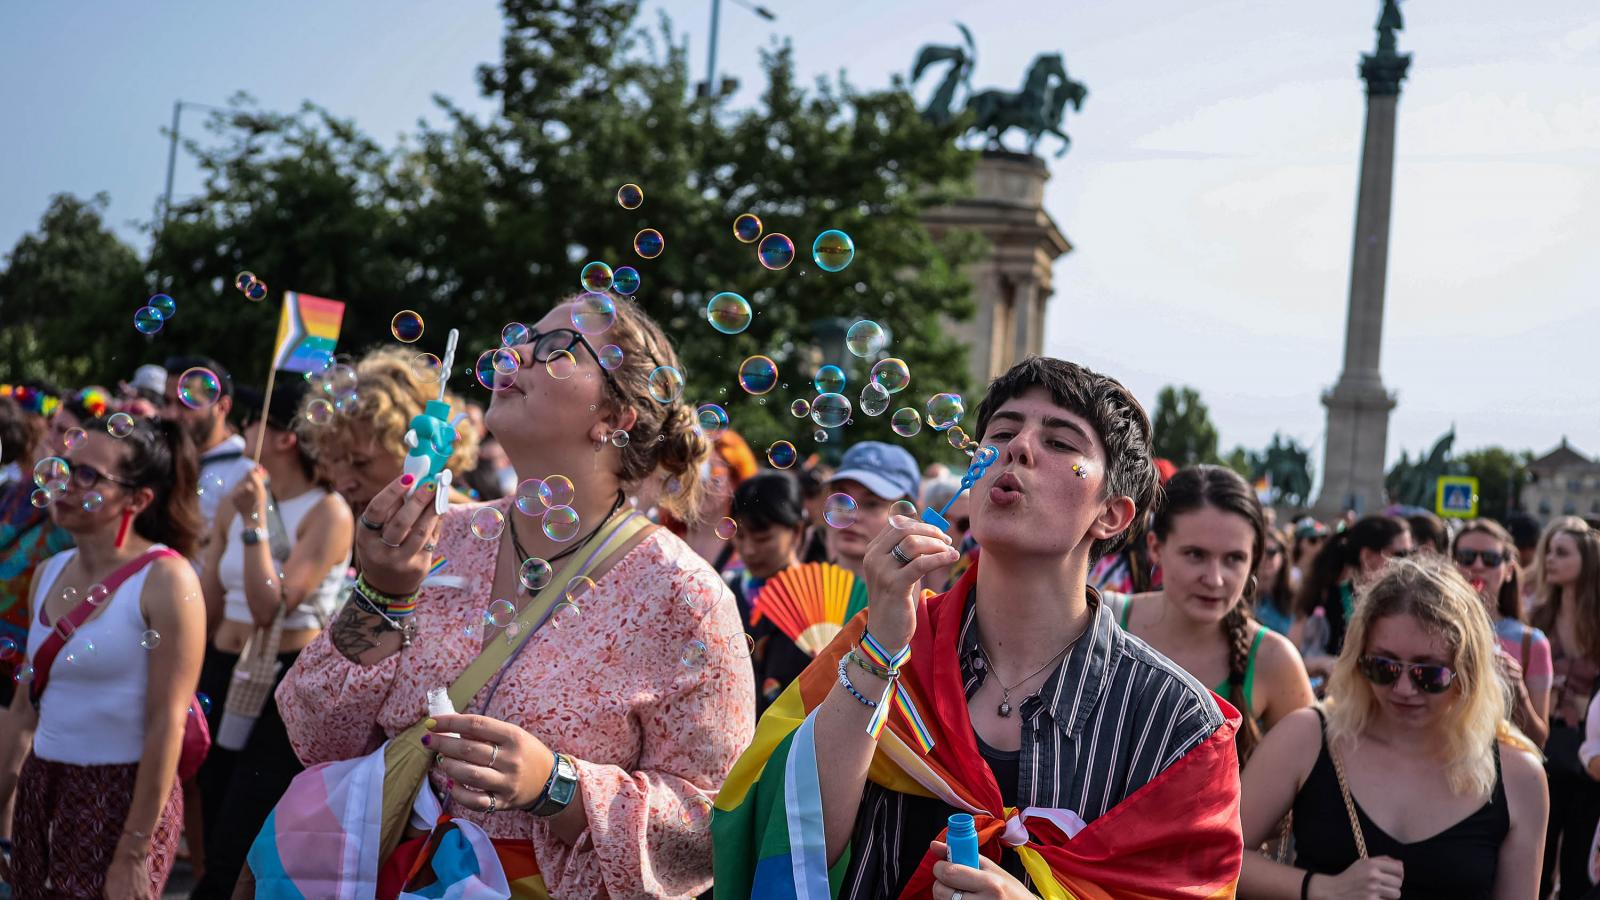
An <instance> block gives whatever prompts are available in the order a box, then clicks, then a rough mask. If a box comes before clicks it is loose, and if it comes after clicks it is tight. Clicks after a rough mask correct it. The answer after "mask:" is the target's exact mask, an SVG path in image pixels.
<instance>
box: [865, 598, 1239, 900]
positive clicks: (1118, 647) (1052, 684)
mask: <svg viewBox="0 0 1600 900" xmlns="http://www.w3.org/2000/svg"><path fill="white" fill-rule="evenodd" d="M976 599H977V592H976V591H973V592H972V594H971V595H970V596H969V599H968V601H967V609H966V613H965V615H964V618H963V619H962V623H961V638H960V641H961V644H960V657H961V673H962V680H963V687H964V689H965V691H966V695H967V697H968V698H971V697H972V695H973V694H974V693H976V692H977V690H978V688H979V687H980V686H982V684H983V681H984V679H985V678H986V677H987V676H988V671H987V666H986V664H985V662H984V658H983V651H982V649H981V647H980V645H979V641H978V623H977V615H976V613H977V603H976ZM1088 599H1089V606H1090V609H1091V611H1092V613H1093V620H1092V621H1091V622H1090V624H1089V628H1088V630H1087V631H1085V632H1084V635H1083V637H1082V638H1080V639H1079V640H1078V641H1077V642H1076V643H1075V644H1074V645H1073V647H1072V649H1071V650H1069V651H1068V653H1067V656H1066V658H1065V659H1064V660H1062V661H1061V665H1060V666H1059V667H1057V669H1056V670H1055V672H1054V673H1053V674H1052V675H1051V676H1050V677H1049V678H1048V679H1046V680H1045V682H1044V685H1043V687H1042V688H1040V690H1039V692H1038V693H1036V694H1034V695H1032V696H1030V697H1028V698H1026V699H1024V700H1022V701H1021V702H1020V703H1019V704H1018V705H1017V716H1018V725H1019V727H1020V728H1021V730H1022V747H1021V749H1020V751H1016V752H1013V753H1010V754H1008V753H1005V752H1004V751H995V750H993V749H992V748H988V747H986V746H985V745H984V743H983V742H982V741H981V740H980V741H979V743H978V746H979V750H980V752H981V753H982V754H983V756H984V758H985V759H987V760H988V761H989V764H990V766H991V768H995V769H998V770H1002V771H1007V772H1009V771H1015V772H1016V773H1017V777H1016V782H1017V783H1016V784H1015V786H1014V789H1013V786H1012V785H1008V784H1001V785H1000V789H1001V794H1002V795H1003V796H1004V799H1005V803H1006V805H1007V806H1019V807H1029V806H1037V807H1044V808H1051V809H1070V810H1072V811H1074V812H1076V813H1077V814H1078V815H1079V816H1080V817H1081V818H1082V819H1083V821H1085V822H1093V821H1094V820H1095V819H1097V818H1099V817H1100V816H1102V815H1104V814H1105V813H1106V811H1107V810H1109V809H1111V808H1112V807H1113V806H1116V805H1117V804H1118V803H1121V802H1122V801H1123V800H1124V799H1125V798H1127V797H1128V796H1129V795H1130V794H1132V793H1133V792H1134V791H1137V790H1138V789H1139V788H1141V787H1143V786H1144V785H1145V784H1146V783H1148V782H1149V781H1150V780H1151V779H1153V778H1155V777H1156V775H1158V774H1160V773H1161V772H1163V771H1165V770H1166V768H1167V767H1168V766H1170V765H1172V764H1173V763H1174V762H1177V761H1178V759H1180V758H1181V757H1182V756H1183V755H1184V754H1185V753H1188V752H1189V751H1190V750H1192V749H1194V748H1195V747H1196V746H1198V745H1199V744H1201V743H1202V742H1204V741H1205V739H1206V738H1208V737H1210V736H1211V734H1212V732H1214V731H1216V730H1217V728H1218V727H1220V726H1221V725H1222V712H1221V710H1219V709H1218V708H1217V704H1216V701H1215V700H1213V699H1212V697H1211V693H1210V691H1208V690H1207V689H1206V688H1205V687H1204V686H1203V685H1201V684H1200V682H1198V681H1196V680H1195V679H1194V678H1193V677H1192V676H1190V675H1189V674H1188V673H1187V672H1185V671H1184V670H1183V669H1181V668H1179V667H1178V666H1177V665H1176V664H1174V663H1173V662H1171V661H1170V660H1168V659H1167V658H1166V657H1164V656H1162V655H1161V654H1159V653H1157V652H1156V651H1154V650H1152V649H1151V648H1150V646H1149V645H1148V644H1146V643H1144V642H1143V641H1141V640H1139V639H1138V638H1136V637H1134V636H1132V635H1130V634H1128V633H1126V632H1124V631H1123V630H1122V629H1121V628H1120V627H1118V625H1117V622H1116V617H1115V616H1114V614H1113V613H1112V611H1111V608H1110V605H1109V604H1106V603H1103V602H1101V600H1100V596H1099V594H1098V592H1096V591H1095V590H1094V589H1093V588H1090V589H1089V592H1088ZM1012 760H1015V762H1012ZM956 811H957V810H955V809H952V808H950V807H947V806H945V805H944V804H943V803H941V802H940V801H938V800H935V799H932V798H928V797H915V796H910V795H907V794H901V793H898V792H895V791H890V790H888V789H886V788H883V787H880V786H879V785H876V784H873V783H872V782H870V781H869V782H867V785H866V788H865V790H864V791H863V794H862V801H861V807H860V810H859V812H858V813H857V816H856V824H855V828H854V831H853V832H852V835H851V842H850V863H849V866H848V868H847V869H846V872H845V877H844V882H843V884H842V885H841V888H840V891H839V896H840V897H841V898H847V900H868V898H873V900H876V898H890V897H898V896H900V891H901V890H902V889H903V888H904V886H905V884H906V882H907V881H908V880H909V879H910V878H911V875H912V873H913V872H915V871H916V868H917V864H918V862H920V861H921V859H922V857H923V855H924V854H925V853H926V852H927V850H928V844H929V843H931V842H932V841H933V840H934V839H935V838H936V837H937V836H938V835H939V832H940V831H942V830H943V829H944V823H945V819H946V818H947V817H948V816H949V814H950V813H952V812H956ZM1002 865H1004V866H1005V868H1006V869H1007V871H1010V872H1011V873H1012V874H1013V875H1015V876H1017V877H1018V878H1021V879H1023V880H1024V883H1026V876H1025V874H1024V873H1023V871H1022V867H1021V864H1020V860H1019V859H1018V857H1017V856H1016V854H1014V853H1009V852H1008V853H1006V854H1005V855H1004V858H1003V860H1002Z"/></svg>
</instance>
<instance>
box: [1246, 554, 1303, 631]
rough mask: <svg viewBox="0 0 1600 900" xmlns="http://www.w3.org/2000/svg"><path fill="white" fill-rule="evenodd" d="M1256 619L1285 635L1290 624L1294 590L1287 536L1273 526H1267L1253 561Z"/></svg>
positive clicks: (1292, 616)
mask: <svg viewBox="0 0 1600 900" xmlns="http://www.w3.org/2000/svg"><path fill="white" fill-rule="evenodd" d="M1256 584H1257V585H1259V587H1258V588H1257V591H1258V593H1257V596H1256V608H1255V617H1256V621H1258V622H1260V623H1261V624H1263V625H1265V626H1267V627H1268V628H1271V629H1272V630H1273V631H1276V632H1277V633H1279V634H1281V635H1284V636H1288V634H1289V628H1290V627H1291V626H1292V625H1294V590H1293V589H1292V588H1290V587H1289V539H1288V537H1287V536H1286V535H1285V534H1284V533H1283V532H1282V531H1280V530H1278V529H1276V528H1268V529H1267V544H1266V548H1265V549H1264V550H1262V551H1261V559H1259V560H1257V561H1256Z"/></svg>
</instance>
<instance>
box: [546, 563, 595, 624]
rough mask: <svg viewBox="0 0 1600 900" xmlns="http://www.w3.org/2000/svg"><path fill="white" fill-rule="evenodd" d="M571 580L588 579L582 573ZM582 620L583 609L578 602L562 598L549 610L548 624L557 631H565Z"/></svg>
mask: <svg viewBox="0 0 1600 900" xmlns="http://www.w3.org/2000/svg"><path fill="white" fill-rule="evenodd" d="M573 580H574V581H577V580H583V581H589V579H587V578H584V577H583V576H582V575H579V576H578V577H577V578H575V579H573ZM589 583H590V584H593V583H594V582H592V581H590V582H589ZM568 589H569V590H570V589H571V588H570V587H569V588H568ZM582 621H583V611H582V610H581V609H579V608H578V604H576V603H573V602H572V601H571V600H563V601H561V602H560V603H557V604H556V605H555V607H554V608H553V609H551V610H550V626H551V627H552V628H554V629H555V630H557V631H567V630H570V629H573V628H576V627H578V623H580V622H582Z"/></svg>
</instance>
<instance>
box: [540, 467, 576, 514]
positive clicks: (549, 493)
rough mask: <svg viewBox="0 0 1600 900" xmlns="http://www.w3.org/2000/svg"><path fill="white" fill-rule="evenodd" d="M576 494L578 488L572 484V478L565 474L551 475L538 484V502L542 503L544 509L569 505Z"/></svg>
mask: <svg viewBox="0 0 1600 900" xmlns="http://www.w3.org/2000/svg"><path fill="white" fill-rule="evenodd" d="M577 494H578V490H577V488H575V487H573V486H572V479H571V478H568V477H567V476H565V475H551V476H550V477H549V478H546V479H545V480H544V481H542V482H540V484H539V502H540V503H542V504H544V508H545V509H554V508H555V507H557V506H570V505H572V499H573V498H574V497H576V496H577Z"/></svg>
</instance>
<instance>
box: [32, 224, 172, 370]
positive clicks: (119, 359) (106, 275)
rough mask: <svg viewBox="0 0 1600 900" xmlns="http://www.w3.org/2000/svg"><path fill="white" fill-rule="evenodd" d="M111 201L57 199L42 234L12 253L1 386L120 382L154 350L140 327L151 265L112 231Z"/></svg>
mask: <svg viewBox="0 0 1600 900" xmlns="http://www.w3.org/2000/svg"><path fill="white" fill-rule="evenodd" d="M108 202H109V201H108V198H107V197H106V196H105V195H104V194H98V195H96V196H94V197H93V198H90V199H88V200H83V199H81V198H78V197H74V196H72V195H70V194H57V195H56V196H55V197H53V198H51V200H50V206H49V208H48V209H46V210H45V213H44V215H43V217H41V218H40V220H39V229H38V231H36V232H33V233H30V234H26V235H24V236H23V237H22V238H21V239H20V240H18V241H17V243H16V246H15V247H13V248H12V250H11V252H10V254H9V255H8V257H7V260H6V266H5V270H4V271H3V272H0V321H4V322H5V327H3V328H0V360H3V361H4V362H3V364H0V381H10V380H13V379H24V378H44V379H49V380H51V381H55V382H57V383H60V384H62V385H65V386H79V385H83V384H87V383H90V382H100V383H104V384H115V382H116V379H117V378H128V377H131V376H132V375H133V365H132V364H130V363H129V360H138V359H140V358H142V357H143V355H144V354H145V353H146V352H147V347H148V345H149V343H150V339H149V338H147V337H146V336H144V335H141V334H139V333H138V332H137V331H135V330H134V328H133V314H134V312H135V311H136V310H137V309H138V308H139V307H140V306H143V305H144V302H143V300H144V298H145V296H146V294H147V292H146V291H145V290H144V284H143V280H142V278H143V273H142V268H143V267H142V265H141V263H140V261H139V257H138V255H137V254H135V253H134V251H133V249H132V248H131V247H129V246H128V245H127V244H124V243H123V242H122V241H121V240H120V239H119V238H117V236H116V235H114V234H112V233H111V231H110V230H109V229H108V228H106V226H105V220H104V213H105V209H106V204H107V203H108ZM113 323H115V324H114V325H113Z"/></svg>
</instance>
